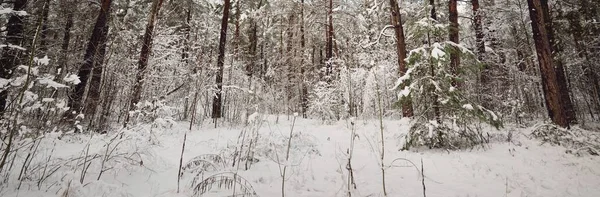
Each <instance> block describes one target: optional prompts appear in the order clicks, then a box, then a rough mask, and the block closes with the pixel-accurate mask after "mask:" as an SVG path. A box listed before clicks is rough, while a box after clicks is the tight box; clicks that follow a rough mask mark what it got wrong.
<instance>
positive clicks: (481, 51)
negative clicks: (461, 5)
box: [471, 0, 487, 78]
mask: <svg viewBox="0 0 600 197" xmlns="http://www.w3.org/2000/svg"><path fill="white" fill-rule="evenodd" d="M471 3H472V4H473V26H474V27H475V42H476V46H477V59H478V60H479V61H484V57H485V41H484V40H483V39H484V34H483V25H482V16H481V14H482V13H481V11H480V10H479V0H471ZM486 77H487V76H486ZM482 78H483V76H482Z"/></svg>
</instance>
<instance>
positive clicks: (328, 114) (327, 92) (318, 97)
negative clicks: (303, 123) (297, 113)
mask: <svg viewBox="0 0 600 197" xmlns="http://www.w3.org/2000/svg"><path fill="white" fill-rule="evenodd" d="M333 83H335V82H333ZM342 109H343V103H342V98H341V92H340V89H339V88H338V86H337V84H330V83H328V82H324V81H319V82H317V84H316V85H315V86H314V87H313V89H312V93H311V94H310V96H309V108H308V114H309V115H310V116H313V117H317V118H320V119H321V120H324V121H333V120H338V119H339V118H340V115H341V113H342Z"/></svg>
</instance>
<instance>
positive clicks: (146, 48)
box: [125, 0, 163, 124]
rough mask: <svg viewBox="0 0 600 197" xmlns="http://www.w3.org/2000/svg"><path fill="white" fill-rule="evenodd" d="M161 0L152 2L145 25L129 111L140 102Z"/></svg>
mask: <svg viewBox="0 0 600 197" xmlns="http://www.w3.org/2000/svg"><path fill="white" fill-rule="evenodd" d="M162 3H163V0H154V2H153V3H152V8H151V10H150V18H149V19H148V24H147V25H146V32H145V33H144V40H143V43H142V51H141V53H140V59H139V61H138V72H137V74H136V78H135V84H134V86H133V94H132V96H131V103H130V105H129V109H130V110H134V109H135V105H136V104H137V103H138V102H140V99H141V95H142V87H143V85H144V75H145V74H146V68H147V67H148V58H149V57H150V53H151V52H152V36H153V34H154V23H155V21H156V18H157V17H158V12H159V10H160V7H161V6H162ZM128 121H129V116H128V117H127V119H126V120H125V124H127V122H128Z"/></svg>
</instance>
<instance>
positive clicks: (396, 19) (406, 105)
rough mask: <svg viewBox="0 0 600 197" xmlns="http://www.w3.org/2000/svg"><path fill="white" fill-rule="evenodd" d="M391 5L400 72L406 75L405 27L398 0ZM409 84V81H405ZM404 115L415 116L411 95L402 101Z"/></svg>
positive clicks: (391, 2)
mask: <svg viewBox="0 0 600 197" xmlns="http://www.w3.org/2000/svg"><path fill="white" fill-rule="evenodd" d="M390 6H391V7H392V25H393V26H394V30H395V35H396V53H397V57H398V74H399V75H400V76H404V74H406V70H407V67H406V61H405V59H406V41H405V37H404V27H403V26H402V16H401V14H400V8H399V7H398V1H397V0H390ZM405 84H407V82H405ZM405 87H406V85H402V86H401V87H400V88H402V89H404V88H405ZM402 115H403V116H404V117H412V116H413V107H412V100H411V97H410V96H409V97H406V98H404V99H403V103H402Z"/></svg>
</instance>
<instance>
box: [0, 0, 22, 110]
mask: <svg viewBox="0 0 600 197" xmlns="http://www.w3.org/2000/svg"><path fill="white" fill-rule="evenodd" d="M26 7H27V0H15V1H14V3H13V10H14V11H23V10H25V8H26ZM24 19H25V16H22V15H19V14H13V15H12V16H10V18H9V19H8V23H7V24H6V44H9V45H15V46H21V44H22V42H23V40H24V38H23V31H24V23H25V21H24ZM22 55H23V50H20V49H18V48H16V47H6V48H4V52H3V53H2V56H1V57H0V78H2V79H10V78H11V77H12V76H13V72H14V71H15V69H16V68H17V66H18V65H19V64H20V62H21V60H20V59H21V56H22ZM4 88H5V87H2V89H4ZM7 98H8V91H7V90H4V91H2V92H0V119H2V118H3V117H2V116H3V115H4V112H5V110H6V104H7V101H6V99H7Z"/></svg>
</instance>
